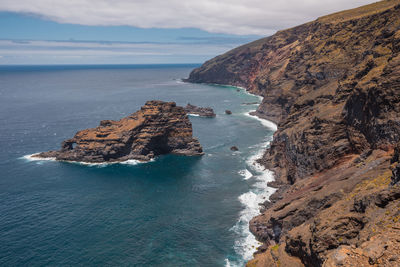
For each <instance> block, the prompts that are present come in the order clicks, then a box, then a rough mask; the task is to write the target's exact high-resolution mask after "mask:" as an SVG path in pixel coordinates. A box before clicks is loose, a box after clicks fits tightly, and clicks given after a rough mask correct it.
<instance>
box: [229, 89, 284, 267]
mask: <svg viewBox="0 0 400 267" xmlns="http://www.w3.org/2000/svg"><path fill="white" fill-rule="evenodd" d="M240 89H243V90H244V92H245V93H246V94H249V95H253V94H251V93H249V92H247V91H246V90H245V89H244V88H240ZM258 97H259V99H260V100H262V97H261V96H258ZM254 112H255V110H251V111H248V112H245V114H244V115H245V116H248V117H250V118H253V119H256V120H258V121H260V122H261V124H262V125H263V126H264V127H266V128H268V129H270V130H273V131H276V130H277V126H276V125H275V124H274V123H273V122H271V121H269V120H266V119H262V118H260V117H257V116H255V115H252V114H253V113H254ZM271 140H272V137H267V138H266V140H264V142H262V143H260V144H258V145H256V146H255V147H254V146H252V147H250V148H256V147H257V148H258V149H257V150H256V152H255V153H254V154H252V155H251V156H250V157H249V158H248V159H247V160H246V165H247V168H246V169H244V170H241V171H239V174H240V175H242V176H243V177H244V179H245V180H248V179H255V180H256V182H255V183H254V184H253V185H252V187H251V190H250V191H249V192H247V193H244V194H242V195H240V196H239V201H240V203H242V205H243V206H244V209H243V210H242V211H241V212H240V216H239V220H238V222H237V223H236V224H235V225H234V226H233V227H232V228H231V230H232V231H234V232H235V233H237V234H238V235H239V238H238V239H237V240H236V241H235V246H234V249H235V251H236V253H237V254H239V255H241V256H242V258H243V259H242V260H241V261H235V262H233V261H232V262H231V261H229V260H228V259H227V260H226V261H225V266H227V267H228V266H243V265H244V264H245V262H246V261H249V260H251V258H252V257H253V254H254V252H256V249H257V247H259V246H260V245H261V243H260V242H258V241H257V240H256V238H255V236H254V235H253V234H252V233H251V232H250V230H249V223H250V220H251V219H252V218H254V217H255V216H257V215H259V213H260V203H264V202H265V201H266V200H268V199H269V197H270V196H271V195H272V194H273V193H274V192H275V189H274V188H271V187H268V186H267V183H268V182H271V181H273V180H274V175H273V173H272V172H271V171H270V170H268V169H265V167H264V166H262V165H261V164H259V163H258V162H257V160H258V159H260V158H261V157H262V156H263V154H264V151H265V148H266V147H267V146H269V144H270V141H271ZM249 169H250V170H251V172H250V171H249Z"/></svg>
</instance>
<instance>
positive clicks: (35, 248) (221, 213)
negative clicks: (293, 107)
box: [0, 65, 274, 266]
mask: <svg viewBox="0 0 400 267" xmlns="http://www.w3.org/2000/svg"><path fill="white" fill-rule="evenodd" d="M194 67H196V65H122V66H116V65H104V66H103V65H97V66H1V67H0V122H1V128H0V150H1V151H2V153H1V154H0V177H1V178H0V199H1V201H0V266H95V265H96V266H98V265H103V266H243V265H244V264H245V262H246V260H249V259H250V258H251V255H252V253H253V252H254V251H255V248H256V246H257V245H258V243H257V241H256V240H255V239H254V237H253V236H252V235H251V234H250V232H249V230H248V222H249V220H250V219H251V218H252V217H253V216H255V215H257V214H258V209H259V205H258V203H260V202H263V201H264V200H265V199H267V198H268V196H269V195H270V194H271V193H272V192H273V189H272V188H268V187H267V186H266V182H267V181H269V180H272V179H273V177H272V174H271V173H270V172H269V171H268V170H264V169H263V168H262V167H261V166H259V165H257V164H255V159H257V158H258V157H260V156H261V155H262V152H263V149H264V148H265V147H266V146H267V145H268V143H269V142H270V141H271V139H272V134H273V132H274V125H273V124H271V123H268V122H267V121H264V120H261V119H258V118H256V117H253V116H250V115H249V112H250V111H252V110H255V109H256V108H257V105H255V104H248V103H253V102H260V101H261V100H260V98H259V97H258V96H254V95H250V94H248V93H246V92H245V90H243V89H238V88H236V87H231V86H217V85H205V84H190V83H184V82H182V81H181V79H182V78H185V77H187V76H188V75H189V73H190V71H191V70H192V69H193V68H194ZM153 99H157V100H165V101H175V102H176V103H177V104H178V105H186V104H187V103H191V104H194V105H198V106H203V107H212V108H213V109H214V111H215V113H216V114H217V116H216V118H201V117H194V116H190V120H191V122H192V125H193V133H194V136H195V137H197V138H198V139H199V141H200V143H201V144H202V146H203V149H204V152H205V155H204V156H202V157H184V156H175V155H166V156H160V157H158V158H156V159H155V160H154V161H151V162H148V163H139V164H137V163H132V164H110V165H107V164H100V165H87V164H79V163H67V162H56V161H43V160H39V161H38V160H31V159H30V158H29V155H31V154H33V153H37V152H42V151H48V150H55V149H59V147H60V144H61V142H62V141H63V140H65V139H68V138H71V137H73V136H74V134H75V133H76V132H77V131H78V130H82V129H86V128H92V127H95V126H97V125H98V124H99V122H100V120H106V119H113V120H118V119H120V118H122V117H124V116H127V115H128V114H130V113H133V112H135V111H136V110H138V109H139V108H140V107H141V106H142V105H143V104H144V103H145V102H146V101H147V100H153ZM227 109H228V110H231V111H232V115H226V114H225V110H227ZM231 146H237V147H238V148H239V151H236V152H233V151H231V150H230V147H231Z"/></svg>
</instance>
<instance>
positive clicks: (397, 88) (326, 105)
mask: <svg viewBox="0 0 400 267" xmlns="http://www.w3.org/2000/svg"><path fill="white" fill-rule="evenodd" d="M188 80H189V81H191V82H205V83H219V84H231V85H236V86H242V87H245V88H247V89H248V90H249V91H250V92H253V93H256V94H259V95H262V96H263V97H264V99H263V102H262V104H261V105H260V106H259V108H258V110H257V114H258V115H259V116H261V117H264V118H266V119H269V120H271V121H274V122H276V123H277V124H278V130H277V132H276V133H275V135H274V140H273V142H272V143H271V145H270V147H269V148H268V149H267V150H266V152H265V154H264V156H263V158H262V159H260V162H261V163H263V164H264V165H265V166H266V167H267V168H268V169H271V170H274V171H275V175H276V182H274V183H273V185H274V186H277V187H279V190H278V192H277V194H275V195H273V196H272V197H271V202H267V203H264V205H265V209H264V211H263V213H262V214H261V215H260V216H258V217H256V218H254V219H253V220H252V222H251V223H250V229H251V231H252V232H253V233H254V234H255V235H256V237H257V238H258V239H259V240H260V241H262V242H264V246H262V247H261V248H260V252H261V253H260V254H258V255H256V258H255V260H253V261H251V262H250V263H249V265H251V266H253V265H254V266H276V264H277V263H278V262H279V263H280V264H282V266H296V265H297V266H301V265H307V266H322V265H324V266H337V265H339V264H344V265H346V266H351V265H356V264H361V263H362V264H364V263H366V264H370V265H374V264H375V265H379V266H382V265H387V266H396V264H400V259H399V258H398V257H397V258H396V255H397V252H396V251H398V249H399V248H400V243H399V242H398V241H396V240H400V221H399V218H400V217H399V216H400V211H399V206H400V201H399V198H400V193H399V192H400V191H399V185H398V184H397V182H396V181H398V180H396V179H397V178H396V177H397V176H398V173H399V172H398V171H397V170H398V168H397V167H396V166H398V165H397V164H398V157H397V159H396V153H398V152H396V153H395V151H398V150H396V149H394V148H395V147H396V144H397V143H398V142H399V141H400V117H399V116H398V114H400V1H399V0H393V1H382V2H378V3H375V4H371V5H367V6H364V7H360V8H357V9H352V10H347V11H343V12H339V13H335V14H332V15H328V16H324V17H321V18H319V19H317V20H315V21H313V22H310V23H306V24H303V25H300V26H297V27H294V28H291V29H287V30H283V31H279V32H277V33H276V34H275V35H273V36H271V37H267V38H263V39H260V40H258V41H255V42H252V43H250V44H247V45H244V46H241V47H238V48H236V49H234V50H232V51H229V52H228V53H226V54H224V55H221V56H218V57H216V58H214V59H211V60H209V61H207V62H206V63H205V64H204V65H203V66H201V67H200V68H197V69H195V70H194V71H193V72H192V73H191V74H190V77H189V79H188ZM382 202H385V204H382ZM360 207H361V208H360ZM396 238H397V239H396ZM383 244H386V245H383ZM377 251H378V252H377ZM374 253H375V254H374ZM350 255H351V256H350ZM283 262H285V263H286V265H285V264H283Z"/></svg>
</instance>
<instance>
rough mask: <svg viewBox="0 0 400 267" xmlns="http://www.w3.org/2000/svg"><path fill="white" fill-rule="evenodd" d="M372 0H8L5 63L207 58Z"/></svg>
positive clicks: (0, 30) (1, 48) (1, 15)
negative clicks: (278, 31) (300, 0)
mask: <svg viewBox="0 0 400 267" xmlns="http://www.w3.org/2000/svg"><path fill="white" fill-rule="evenodd" d="M371 2H373V1H370V0H353V1H352V2H351V3H349V1H347V0H336V1H331V0H306V1H303V2H301V3H299V2H298V1H294V0H282V1H279V3H278V2H277V1H270V0H247V1H239V0H219V1H215V0H202V1H201V2H200V1H197V0H196V1H194V0H185V1H177V0H164V1H161V0H147V1H139V0H68V1H67V0H65V1H63V0H35V1H31V0H19V1H16V0H2V1H1V2H0V64H152V63H202V62H204V61H205V60H208V59H210V58H212V57H214V56H216V55H218V54H221V53H224V52H226V51H228V50H230V49H232V48H234V47H237V46H239V45H241V44H245V43H248V42H250V41H253V40H256V39H259V38H261V37H264V36H268V35H271V34H273V33H274V32H276V31H277V30H280V29H284V28H288V27H292V26H295V25H298V24H301V23H304V22H307V21H310V20H313V19H315V18H317V17H318V16H321V15H325V14H328V13H331V12H335V11H339V10H343V9H347V8H352V7H357V6H360V5H363V4H367V3H371Z"/></svg>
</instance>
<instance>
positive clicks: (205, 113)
mask: <svg viewBox="0 0 400 267" xmlns="http://www.w3.org/2000/svg"><path fill="white" fill-rule="evenodd" d="M184 109H185V111H186V113H188V114H194V115H198V116H200V117H207V118H213V117H215V113H214V110H213V109H212V108H210V107H207V108H202V107H197V106H195V105H191V104H190V103H188V104H187V105H186V107H184Z"/></svg>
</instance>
